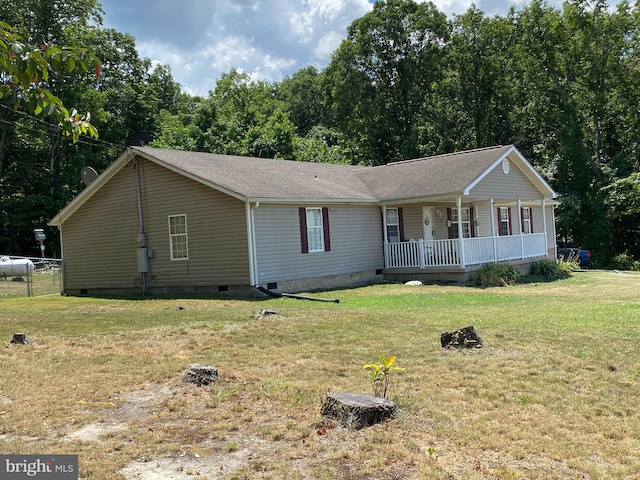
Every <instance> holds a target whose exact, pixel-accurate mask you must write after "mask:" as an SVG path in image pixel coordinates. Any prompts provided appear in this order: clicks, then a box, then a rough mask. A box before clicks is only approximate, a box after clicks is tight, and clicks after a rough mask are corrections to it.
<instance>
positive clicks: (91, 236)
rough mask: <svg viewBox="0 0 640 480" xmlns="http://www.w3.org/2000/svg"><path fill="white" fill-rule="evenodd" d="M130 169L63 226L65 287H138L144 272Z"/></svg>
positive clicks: (113, 179)
mask: <svg viewBox="0 0 640 480" xmlns="http://www.w3.org/2000/svg"><path fill="white" fill-rule="evenodd" d="M132 172H133V168H130V167H125V168H124V169H122V170H120V171H119V172H118V173H117V174H116V175H115V176H114V177H113V178H112V179H111V182H109V184H108V185H106V186H105V187H104V188H101V189H100V190H98V191H97V192H96V193H95V194H94V195H93V196H92V197H91V198H90V199H89V200H87V201H86V202H85V203H84V204H83V205H82V206H81V207H80V208H79V209H78V210H77V211H76V212H75V213H74V214H73V215H72V216H71V217H70V218H69V219H68V220H67V221H66V222H64V224H63V225H62V227H61V232H62V242H63V247H62V251H63V256H64V257H63V261H64V287H65V290H81V289H106V288H110V289H116V288H135V280H136V278H139V276H140V275H139V274H138V273H137V260H136V247H137V246H138V245H137V233H138V213H137V203H136V202H137V200H136V184H135V177H134V175H133V173H132Z"/></svg>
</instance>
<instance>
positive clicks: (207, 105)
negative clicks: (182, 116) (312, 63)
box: [195, 70, 295, 158]
mask: <svg viewBox="0 0 640 480" xmlns="http://www.w3.org/2000/svg"><path fill="white" fill-rule="evenodd" d="M195 125H196V127H198V129H199V131H200V133H199V138H198V139H197V143H196V145H197V149H198V150H201V151H209V152H214V153H226V154H233V155H249V156H255V157H263V158H291V157H292V155H293V138H294V136H295V127H294V125H293V123H291V121H290V120H289V115H288V113H287V112H286V111H285V108H284V105H283V103H282V102H281V101H280V100H278V99H277V98H276V96H275V87H274V86H273V85H270V84H268V83H266V82H254V81H251V79H250V78H249V76H248V75H247V74H246V73H240V72H238V71H236V70H232V71H231V72H229V73H226V74H224V75H222V77H221V78H220V80H218V82H217V84H216V88H215V90H214V91H213V92H210V94H209V96H208V97H207V98H206V99H204V100H203V101H202V102H201V103H200V105H199V106H198V108H197V110H196V113H195Z"/></svg>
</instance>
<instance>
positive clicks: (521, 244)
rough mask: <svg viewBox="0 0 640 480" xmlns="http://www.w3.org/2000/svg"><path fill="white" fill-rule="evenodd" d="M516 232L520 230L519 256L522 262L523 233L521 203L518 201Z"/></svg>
mask: <svg viewBox="0 0 640 480" xmlns="http://www.w3.org/2000/svg"><path fill="white" fill-rule="evenodd" d="M517 208H518V230H520V256H521V258H522V260H524V233H523V232H522V201H521V200H520V199H518V206H517Z"/></svg>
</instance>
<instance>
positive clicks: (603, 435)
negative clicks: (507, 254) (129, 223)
mask: <svg viewBox="0 0 640 480" xmlns="http://www.w3.org/2000/svg"><path fill="white" fill-rule="evenodd" d="M41 280H45V281H48V280H47V279H41ZM7 283H10V282H7ZM11 283H12V282H11ZM37 288H41V287H38V286H37V285H36V287H35V288H34V290H36V289H37ZM42 290H44V289H42ZM36 291H37V290H36ZM638 292H640V274H637V273H627V274H616V273H609V272H601V271H589V272H581V273H577V274H575V275H574V276H572V277H571V278H568V279H565V280H558V281H554V282H540V283H533V282H531V283H526V284H521V285H516V286H509V287H504V288H487V289H477V288H472V287H462V286H435V285H425V286H418V287H415V286H405V285H378V286H371V287H364V288H357V289H344V290H334V291H331V292H323V293H322V294H321V296H326V297H331V298H339V299H340V303H339V304H333V303H318V302H310V301H301V300H293V299H285V298H281V299H268V300H224V299H145V300H139V299H93V298H74V297H61V296H56V295H41V296H35V297H32V298H26V297H25V296H24V295H23V296H18V295H15V294H11V295H5V294H3V289H2V285H0V298H2V299H0V339H2V341H3V342H5V344H8V342H9V340H10V338H11V335H12V334H13V333H16V332H25V333H26V334H27V337H28V338H30V339H31V340H32V341H33V343H32V344H31V345H24V346H23V345H12V346H10V347H9V346H8V347H7V348H2V349H0V363H1V364H2V367H3V368H2V373H1V374H0V451H3V452H17V453H41V452H61V453H78V454H79V455H80V470H81V472H80V478H95V479H101V480H102V479H118V478H124V477H122V476H121V475H120V474H119V473H118V472H119V470H120V468H122V467H123V466H124V465H126V464H128V463H130V462H131V461H133V460H135V459H140V458H145V459H148V460H154V459H160V458H163V457H170V458H178V459H179V458H184V457H186V458H200V459H213V460H212V461H213V462H214V463H215V464H216V465H220V466H224V467H225V468H224V469H223V470H222V472H223V473H220V472H221V471H220V470H216V472H217V473H216V474H215V476H213V474H212V473H209V474H208V476H207V475H206V474H202V475H201V476H200V478H225V479H232V478H237V479H240V478H284V477H287V478H292V479H295V478H320V479H323V478H326V479H333V478H345V479H346V478H350V479H351V478H354V479H355V478H362V479H365V478H380V479H388V478H419V479H442V478H456V479H457V478H464V479H496V478H498V479H510V478H515V479H557V478H567V479H574V478H588V479H628V478H640V459H639V458H638V455H637V452H638V451H640V413H639V412H638V408H637V402H638V398H640V356H639V355H638V351H640V299H639V298H638ZM316 295H317V294H316ZM177 307H182V309H177ZM261 309H268V310H275V311H277V312H278V313H279V315H278V316H277V317H265V318H258V317H257V316H256V314H257V312H258V311H260V310H261ZM467 325H473V326H474V327H475V328H476V331H477V332H478V334H479V335H480V336H481V337H482V339H483V341H484V344H485V348H483V349H477V350H472V351H455V350H444V349H442V348H441V347H440V334H441V333H442V332H445V331H452V330H456V329H458V328H462V327H465V326H467ZM380 355H396V356H397V358H398V360H397V362H398V365H399V366H402V367H406V371H403V372H393V374H392V376H391V385H390V391H389V397H390V398H391V399H393V400H394V401H396V402H397V403H398V405H399V406H400V408H401V415H400V417H399V418H398V419H396V420H394V421H391V422H387V423H384V424H381V425H377V426H374V427H371V428H367V429H365V430H361V431H358V432H350V431H348V430H345V429H343V428H340V427H336V425H335V423H332V422H328V421H327V420H324V419H322V417H320V415H319V411H320V405H321V402H322V400H323V399H324V397H325V396H326V394H327V393H328V392H330V391H335V390H341V391H357V392H363V393H371V391H372V389H371V384H370V380H369V376H368V373H367V372H366V371H363V370H362V367H363V365H364V364H366V363H371V362H377V361H378V360H379V358H380ZM191 363H204V364H208V365H215V366H217V367H218V369H219V375H220V380H219V382H218V383H216V384H214V385H212V386H210V387H200V388H197V387H190V386H186V385H183V384H182V383H181V381H180V380H181V377H182V374H183V371H184V369H185V368H186V366H187V365H189V364H191ZM160 386H164V387H167V388H168V389H169V391H170V392H171V395H169V396H165V397H163V398H160V399H158V401H157V402H156V403H154V404H152V405H147V407H148V408H145V409H142V410H141V411H139V412H137V414H136V415H130V416H126V415H124V420H122V415H123V411H125V410H126V408H128V407H127V406H128V405H129V403H128V401H127V398H128V397H127V395H130V394H131V393H132V392H138V391H140V390H141V389H142V390H145V391H152V390H153V389H154V388H159V387H160ZM129 406H130V405H129ZM118 416H120V417H121V420H122V422H123V424H124V425H125V427H124V428H122V429H120V430H117V431H113V432H106V433H104V434H103V435H102V436H101V437H100V438H99V440H98V441H80V440H73V439H69V438H67V437H66V436H67V435H69V434H71V433H73V432H74V431H76V430H77V429H79V428H80V427H82V426H84V425H88V424H93V423H96V422H98V424H99V423H100V422H102V423H103V424H109V422H110V421H111V420H113V419H114V418H116V417H118ZM196 455H198V457H196ZM151 463H152V462H149V464H151ZM189 468H195V467H189ZM185 471H186V470H185ZM191 473H192V474H191V475H190V476H188V477H185V478H198V476H195V475H196V474H197V469H195V470H194V471H193V472H191Z"/></svg>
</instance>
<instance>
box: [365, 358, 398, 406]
mask: <svg viewBox="0 0 640 480" xmlns="http://www.w3.org/2000/svg"><path fill="white" fill-rule="evenodd" d="M380 360H382V363H368V364H367V365H365V366H364V367H362V368H363V370H369V376H370V377H371V381H372V383H373V394H374V395H376V396H377V397H382V398H387V391H388V389H389V376H390V375H391V372H394V371H398V370H404V367H398V366H397V365H396V364H395V363H396V357H395V355H391V356H389V357H385V356H384V355H381V356H380Z"/></svg>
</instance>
